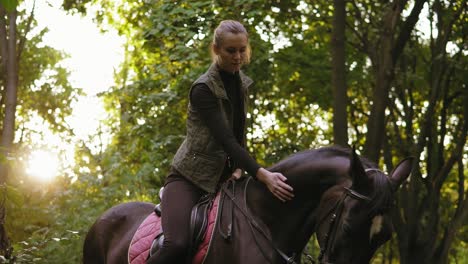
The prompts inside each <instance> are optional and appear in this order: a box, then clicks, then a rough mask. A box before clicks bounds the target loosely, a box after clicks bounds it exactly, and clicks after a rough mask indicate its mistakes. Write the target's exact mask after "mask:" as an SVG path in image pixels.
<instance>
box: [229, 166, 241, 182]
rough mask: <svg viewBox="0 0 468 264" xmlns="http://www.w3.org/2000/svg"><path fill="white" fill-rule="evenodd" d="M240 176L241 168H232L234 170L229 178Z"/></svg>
mask: <svg viewBox="0 0 468 264" xmlns="http://www.w3.org/2000/svg"><path fill="white" fill-rule="evenodd" d="M241 177H242V170H241V169H239V168H237V169H235V170H234V172H233V173H232V175H231V179H233V180H238V179H240V178H241Z"/></svg>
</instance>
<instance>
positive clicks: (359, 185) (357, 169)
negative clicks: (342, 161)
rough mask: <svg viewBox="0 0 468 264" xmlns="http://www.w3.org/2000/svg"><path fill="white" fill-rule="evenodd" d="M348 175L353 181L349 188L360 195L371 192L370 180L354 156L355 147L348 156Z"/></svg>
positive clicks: (357, 158) (359, 160) (359, 161)
mask: <svg viewBox="0 0 468 264" xmlns="http://www.w3.org/2000/svg"><path fill="white" fill-rule="evenodd" d="M349 175H350V176H351V179H352V180H353V185H352V186H351V188H352V189H353V190H355V191H357V192H360V193H368V192H370V190H371V182H370V179H369V178H368V177H367V175H366V171H365V170H364V166H362V163H361V159H359V156H358V155H357V154H356V150H355V147H354V146H353V150H352V151H351V156H350V166H349Z"/></svg>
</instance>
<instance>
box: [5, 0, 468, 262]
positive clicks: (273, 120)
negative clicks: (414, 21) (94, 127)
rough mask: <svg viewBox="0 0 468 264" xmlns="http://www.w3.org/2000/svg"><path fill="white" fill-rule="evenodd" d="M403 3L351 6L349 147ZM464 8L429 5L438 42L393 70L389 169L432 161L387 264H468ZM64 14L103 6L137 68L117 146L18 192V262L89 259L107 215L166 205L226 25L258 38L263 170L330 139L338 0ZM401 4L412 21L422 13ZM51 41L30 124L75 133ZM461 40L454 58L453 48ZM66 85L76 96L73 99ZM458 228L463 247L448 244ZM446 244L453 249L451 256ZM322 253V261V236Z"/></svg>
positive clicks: (412, 190)
mask: <svg viewBox="0 0 468 264" xmlns="http://www.w3.org/2000/svg"><path fill="white" fill-rule="evenodd" d="M397 2H398V3H400V2H401V1H390V2H388V1H387V2H385V3H382V2H378V1H377V2H375V1H374V2H373V1H359V3H358V2H357V1H349V2H348V6H347V10H348V12H349V13H350V14H351V15H349V16H348V17H347V33H346V34H347V46H346V52H347V53H346V65H347V67H348V72H347V84H348V97H349V100H350V101H349V104H348V114H349V116H348V120H349V124H348V127H349V135H350V140H349V142H352V143H354V144H356V145H357V147H358V149H359V150H361V151H363V148H362V146H363V145H364V144H365V138H366V135H367V132H368V127H367V121H368V120H369V116H370V114H371V112H372V107H373V103H374V102H372V100H369V98H370V94H372V92H373V91H374V90H375V89H376V85H377V83H378V82H379V80H378V78H379V75H378V69H379V67H380V66H381V65H379V63H380V62H381V61H380V60H379V58H381V57H379V56H381V55H382V54H383V51H382V50H381V49H382V48H381V46H380V45H383V43H381V42H379V41H380V40H381V39H380V37H381V36H382V34H384V33H385V32H386V31H385V30H384V28H383V26H384V24H385V19H384V18H385V14H386V12H387V11H388V10H391V5H392V4H394V3H397ZM403 2H406V1H403ZM463 3H464V2H463V1H438V0H434V1H428V2H427V8H428V13H427V14H426V16H427V17H428V19H429V24H430V25H431V26H432V30H433V32H432V33H431V35H430V36H429V37H427V36H426V37H424V36H423V35H422V34H421V32H418V31H411V34H410V36H409V40H408V42H407V43H406V45H405V46H404V48H403V50H402V52H401V54H400V55H399V57H398V60H395V61H394V62H395V65H393V67H392V68H391V69H392V72H388V74H389V76H391V78H389V83H387V85H388V86H389V93H388V105H387V106H386V107H385V109H386V111H385V117H384V120H383V121H384V124H385V133H384V134H383V135H379V136H380V137H381V138H382V139H383V142H384V144H383V146H382V148H381V151H380V150H379V151H380V152H379V153H381V154H382V157H381V158H380V160H379V162H380V164H382V166H383V167H385V168H386V170H388V171H390V170H391V169H392V168H393V167H394V165H395V162H396V161H397V160H400V159H401V158H403V157H406V156H409V155H415V156H417V157H419V163H418V165H417V166H416V168H415V171H414V173H413V176H412V177H411V179H410V181H409V182H408V184H407V185H405V186H404V187H403V190H402V191H401V192H400V195H399V201H398V203H399V205H400V206H401V208H402V209H401V210H400V212H396V213H395V221H394V222H395V229H396V231H397V233H396V234H395V236H394V239H393V240H392V241H391V243H388V244H387V245H386V246H385V247H383V248H382V249H381V250H380V251H379V253H378V254H377V257H376V259H375V261H376V263H390V262H391V263H394V262H395V260H396V259H398V258H399V259H400V261H401V263H411V261H408V260H415V259H416V260H418V259H419V257H421V256H427V257H428V258H430V259H431V260H434V261H436V262H437V263H447V262H450V263H457V262H455V260H456V261H458V262H462V261H466V259H468V256H467V253H466V243H468V235H467V234H468V233H467V225H466V224H465V223H466V219H467V216H466V213H464V216H463V213H462V212H463V210H461V211H462V212H459V211H458V210H459V208H463V206H462V205H463V203H466V197H467V188H466V184H467V180H466V179H465V178H464V175H466V172H467V169H466V164H467V162H468V161H467V155H468V149H467V145H466V143H467V142H466V128H465V127H466V124H467V123H466V122H467V121H466V120H465V119H466V118H464V116H466V114H467V107H466V101H467V96H468V94H467V92H466V91H467V90H468V89H467V88H466V73H465V72H464V71H466V70H465V69H466V68H467V62H468V61H467V57H466V54H467V53H466V48H467V47H466V32H467V31H466V25H468V23H466V19H467V18H466V12H463V10H465V11H466V4H463ZM93 5H94V6H93ZM63 6H64V8H66V9H69V10H73V11H74V12H82V13H83V12H87V11H89V10H91V9H88V8H89V7H90V6H93V7H94V9H93V10H97V11H96V14H95V15H96V19H97V21H98V22H99V23H100V25H101V27H102V28H103V30H105V29H106V28H110V27H113V28H116V29H117V30H118V32H119V33H120V34H121V35H122V36H125V37H126V38H127V43H126V46H125V52H126V59H125V61H124V63H123V64H122V65H121V67H120V69H119V70H118V72H117V73H116V76H115V85H114V86H113V87H111V89H109V91H107V92H104V93H102V94H101V96H102V98H103V99H104V100H105V102H106V107H107V110H108V112H109V114H110V117H109V119H108V120H106V121H105V122H106V125H107V126H109V127H110V128H111V131H112V135H113V138H112V142H111V144H110V145H109V146H108V147H107V148H106V149H105V150H104V151H102V152H99V153H94V152H92V151H91V150H90V149H89V148H88V147H87V145H88V144H89V142H81V143H80V144H78V145H77V153H76V154H77V155H76V168H75V170H74V172H73V173H70V174H66V175H64V176H63V177H61V178H59V179H57V182H55V183H53V184H52V185H50V186H37V187H34V186H33V185H34V184H32V183H30V179H26V178H21V177H18V178H17V181H16V182H12V183H10V185H9V187H8V188H9V191H8V193H9V197H11V202H10V203H9V206H10V208H9V211H11V212H13V217H15V219H20V220H21V221H17V222H15V223H10V225H9V229H10V230H15V231H17V230H20V231H18V232H17V233H15V236H14V241H15V250H16V252H17V255H16V256H17V260H18V262H24V263H26V262H31V261H33V262H38V263H61V262H63V259H64V257H65V256H66V257H69V258H70V259H69V262H71V263H78V262H80V255H81V245H82V241H83V239H84V235H85V232H86V230H87V228H89V226H90V225H91V224H92V222H93V221H94V219H96V218H97V217H98V215H100V214H101V213H102V212H103V211H104V210H105V209H106V208H108V207H110V206H112V205H115V204H117V203H121V202H123V201H129V200H144V201H153V202H154V201H156V200H157V198H156V193H157V190H158V189H159V188H160V187H161V186H162V184H163V182H164V178H165V176H166V174H167V171H168V169H169V167H170V162H171V159H172V155H173V154H174V153H175V151H176V150H177V147H178V146H179V144H180V142H181V141H182V139H183V136H184V133H185V131H184V129H185V127H184V120H185V117H186V112H185V111H186V107H187V92H188V89H189V88H190V85H191V82H192V81H194V80H195V79H196V78H197V77H198V76H199V75H200V74H201V73H202V72H204V71H205V70H206V68H207V67H208V66H209V64H210V54H209V45H210V42H211V32H212V31H213V29H214V28H215V27H216V25H217V24H218V23H219V21H220V20H222V19H229V18H233V19H238V20H241V21H242V22H244V24H245V25H246V27H247V28H248V31H249V33H250V43H251V45H252V50H253V61H252V62H251V64H250V65H248V66H246V67H245V71H246V73H247V74H248V75H250V76H252V77H254V80H255V85H254V87H253V88H252V89H251V91H250V115H249V120H248V121H249V127H248V139H249V140H248V141H249V145H248V148H249V150H250V152H251V153H252V154H253V155H254V156H255V157H256V159H257V160H258V161H259V163H260V164H262V165H265V166H268V165H270V164H273V163H274V162H276V161H278V160H280V159H282V158H284V157H285V156H287V155H289V154H291V153H293V152H296V151H299V150H303V149H307V148H311V147H318V146H321V145H328V144H329V143H330V141H331V140H330V139H331V137H332V131H331V126H330V124H331V120H332V116H331V113H332V109H331V106H332V100H333V98H332V93H331V86H330V79H331V61H330V31H331V20H330V19H331V15H332V14H333V9H332V6H331V4H330V3H329V1H314V2H313V3H311V2H305V1H259V0H243V1H227V2H226V1H190V2H188V1H172V0H171V1H170V0H161V1H151V0H148V1H136V0H129V1H125V3H123V2H121V1H111V0H102V1H97V0H85V1H76V0H66V1H64V4H63ZM399 8H401V9H402V10H403V11H405V12H407V13H409V12H410V10H411V5H409V4H406V5H403V6H399ZM405 12H402V16H401V17H397V18H396V20H395V23H396V24H395V29H396V31H395V36H393V37H394V38H397V33H398V32H401V31H399V30H401V29H402V28H404V27H405V23H404V22H405V21H406V19H407V18H408V17H409V16H410V15H409V14H406V13H405ZM421 17H422V16H421ZM420 19H421V18H420ZM436 29H437V31H438V34H435V31H436ZM44 33H45V32H41V33H40V34H39V35H38V36H36V38H32V39H31V40H30V42H29V44H28V45H29V46H28V47H29V48H28V49H26V50H25V54H24V61H23V62H22V63H27V64H28V65H36V66H35V67H30V68H29V67H28V68H26V67H23V72H22V78H23V80H24V81H23V83H24V84H23V86H24V88H23V89H21V91H22V92H21V93H22V94H21V97H22V98H23V100H24V101H23V105H24V109H23V108H20V112H21V115H22V116H23V117H22V118H23V119H22V120H24V122H26V121H27V120H30V119H32V118H33V117H34V114H32V113H33V112H34V113H37V114H38V115H41V116H43V119H44V120H47V121H48V122H49V123H50V125H51V127H52V128H53V129H55V131H57V132H60V131H65V130H66V125H65V122H64V121H63V118H64V116H66V115H67V114H69V109H67V108H66V107H64V106H66V105H67V104H68V103H69V102H70V101H67V100H69V98H73V97H74V96H76V94H75V93H74V91H72V90H71V87H70V86H69V85H68V84H67V82H66V76H67V73H66V71H65V70H63V69H58V68H56V69H55V70H54V71H53V74H46V73H47V72H49V73H50V71H45V70H43V69H46V68H50V67H52V66H53V65H56V64H57V63H58V62H59V61H60V60H61V59H62V58H63V54H60V53H57V52H56V51H54V50H52V49H50V48H47V47H43V48H40V42H41V39H40V38H41V36H42V34H44ZM449 43H450V45H451V46H452V47H456V48H455V52H447V47H448V45H449ZM29 71H30V72H29ZM47 78H49V80H47ZM40 80H43V81H40ZM44 80H47V81H44ZM51 80H55V84H54V85H50V84H51V83H54V81H51ZM34 87H41V89H40V90H39V91H36V90H34V89H33V88H34ZM57 87H62V88H63V89H59V91H62V92H61V93H60V92H57ZM54 89H55V92H54ZM52 96H53V97H52ZM42 98H50V99H51V100H48V101H47V102H48V104H49V105H46V106H44V105H43V104H40V103H38V102H39V101H41V100H40V99H42ZM52 99H53V100H52ZM62 108H63V109H62ZM49 109H60V111H49ZM19 127H21V125H20V126H19ZM24 131H28V130H27V129H26V128H25V129H24ZM464 131H465V132H464ZM28 133H32V132H28ZM28 133H25V135H27V134H28ZM464 133H465V134H464ZM23 138H24V140H23V141H24V142H22V143H27V142H30V141H29V140H30V139H29V138H30V137H28V136H25V137H23ZM460 171H461V172H460ZM21 182H22V183H21ZM454 205H456V206H454ZM464 208H465V211H466V207H464ZM459 215H461V216H459ZM10 219H12V218H11V217H10ZM456 219H459V220H460V223H458V224H457V222H456V221H455V220H456ZM22 225H24V226H25V228H24V230H21V228H20V226H22ZM450 232H452V233H451V234H453V235H454V237H453V239H452V240H451V241H448V239H450V237H449V236H447V234H450ZM31 233H32V235H29V234H31ZM445 245H449V248H450V250H448V252H446V253H444V246H445ZM309 247H311V248H312V250H311V251H312V252H313V254H314V255H317V253H318V252H317V251H318V250H317V246H316V244H315V242H314V241H313V240H312V241H311V242H310V243H309ZM408 249H412V252H411V251H410V252H409V251H408ZM426 249H434V250H429V251H424V250H426ZM70 252H73V254H72V255H70ZM392 261H393V262H392Z"/></svg>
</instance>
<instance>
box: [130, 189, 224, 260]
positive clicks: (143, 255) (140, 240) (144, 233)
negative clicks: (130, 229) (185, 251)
mask: <svg viewBox="0 0 468 264" xmlns="http://www.w3.org/2000/svg"><path fill="white" fill-rule="evenodd" d="M219 197H220V194H219V193H218V195H217V196H216V198H215V200H214V202H213V206H212V208H211V210H210V212H209V214H208V226H207V228H206V232H205V235H204V237H203V241H202V243H201V244H200V245H199V246H198V250H197V252H196V253H195V255H194V257H193V261H192V264H201V263H203V261H204V258H205V256H206V253H207V252H208V249H209V247H210V242H211V238H212V236H213V230H214V227H215V224H216V216H217V214H218V204H219ZM161 233H162V227H161V218H160V217H159V216H157V215H156V214H155V213H151V214H150V215H148V217H146V219H145V220H144V221H143V222H142V223H141V225H140V227H138V229H137V231H136V232H135V235H133V238H132V241H131V242H130V247H129V249H128V263H130V264H145V263H146V259H147V258H148V255H149V251H150V247H151V244H152V243H153V240H154V238H155V237H156V236H158V235H159V234H161Z"/></svg>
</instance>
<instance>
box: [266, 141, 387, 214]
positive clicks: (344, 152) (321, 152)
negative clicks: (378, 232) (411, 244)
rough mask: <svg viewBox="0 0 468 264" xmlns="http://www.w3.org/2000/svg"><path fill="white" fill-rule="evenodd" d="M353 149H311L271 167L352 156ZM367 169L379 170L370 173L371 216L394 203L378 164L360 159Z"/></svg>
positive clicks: (295, 154)
mask: <svg viewBox="0 0 468 264" xmlns="http://www.w3.org/2000/svg"><path fill="white" fill-rule="evenodd" d="M351 152H352V149H351V148H345V147H341V146H327V147H322V148H318V149H309V150H304V151H301V152H297V153H294V154H292V155H290V156H289V157H287V158H285V159H283V160H281V161H280V162H278V163H276V164H275V165H273V166H272V167H271V169H272V170H277V169H280V168H284V167H292V166H294V165H295V164H301V163H303V162H307V161H308V160H311V159H323V158H328V157H337V156H338V157H344V158H349V157H350V156H351ZM359 158H360V160H361V163H362V165H363V166H364V168H365V169H369V168H375V169H377V170H372V171H369V172H368V174H372V175H373V179H374V181H373V182H374V186H373V188H374V192H373V194H372V197H370V198H371V199H372V202H371V212H370V213H371V214H378V213H381V212H380V211H382V210H386V209H388V208H389V207H390V206H391V203H392V201H393V192H392V189H391V187H390V181H389V179H388V177H387V175H386V174H385V173H383V172H382V171H380V170H379V169H378V166H377V164H376V163H374V162H372V161H370V160H369V159H367V158H366V157H362V156H360V157H359Z"/></svg>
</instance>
